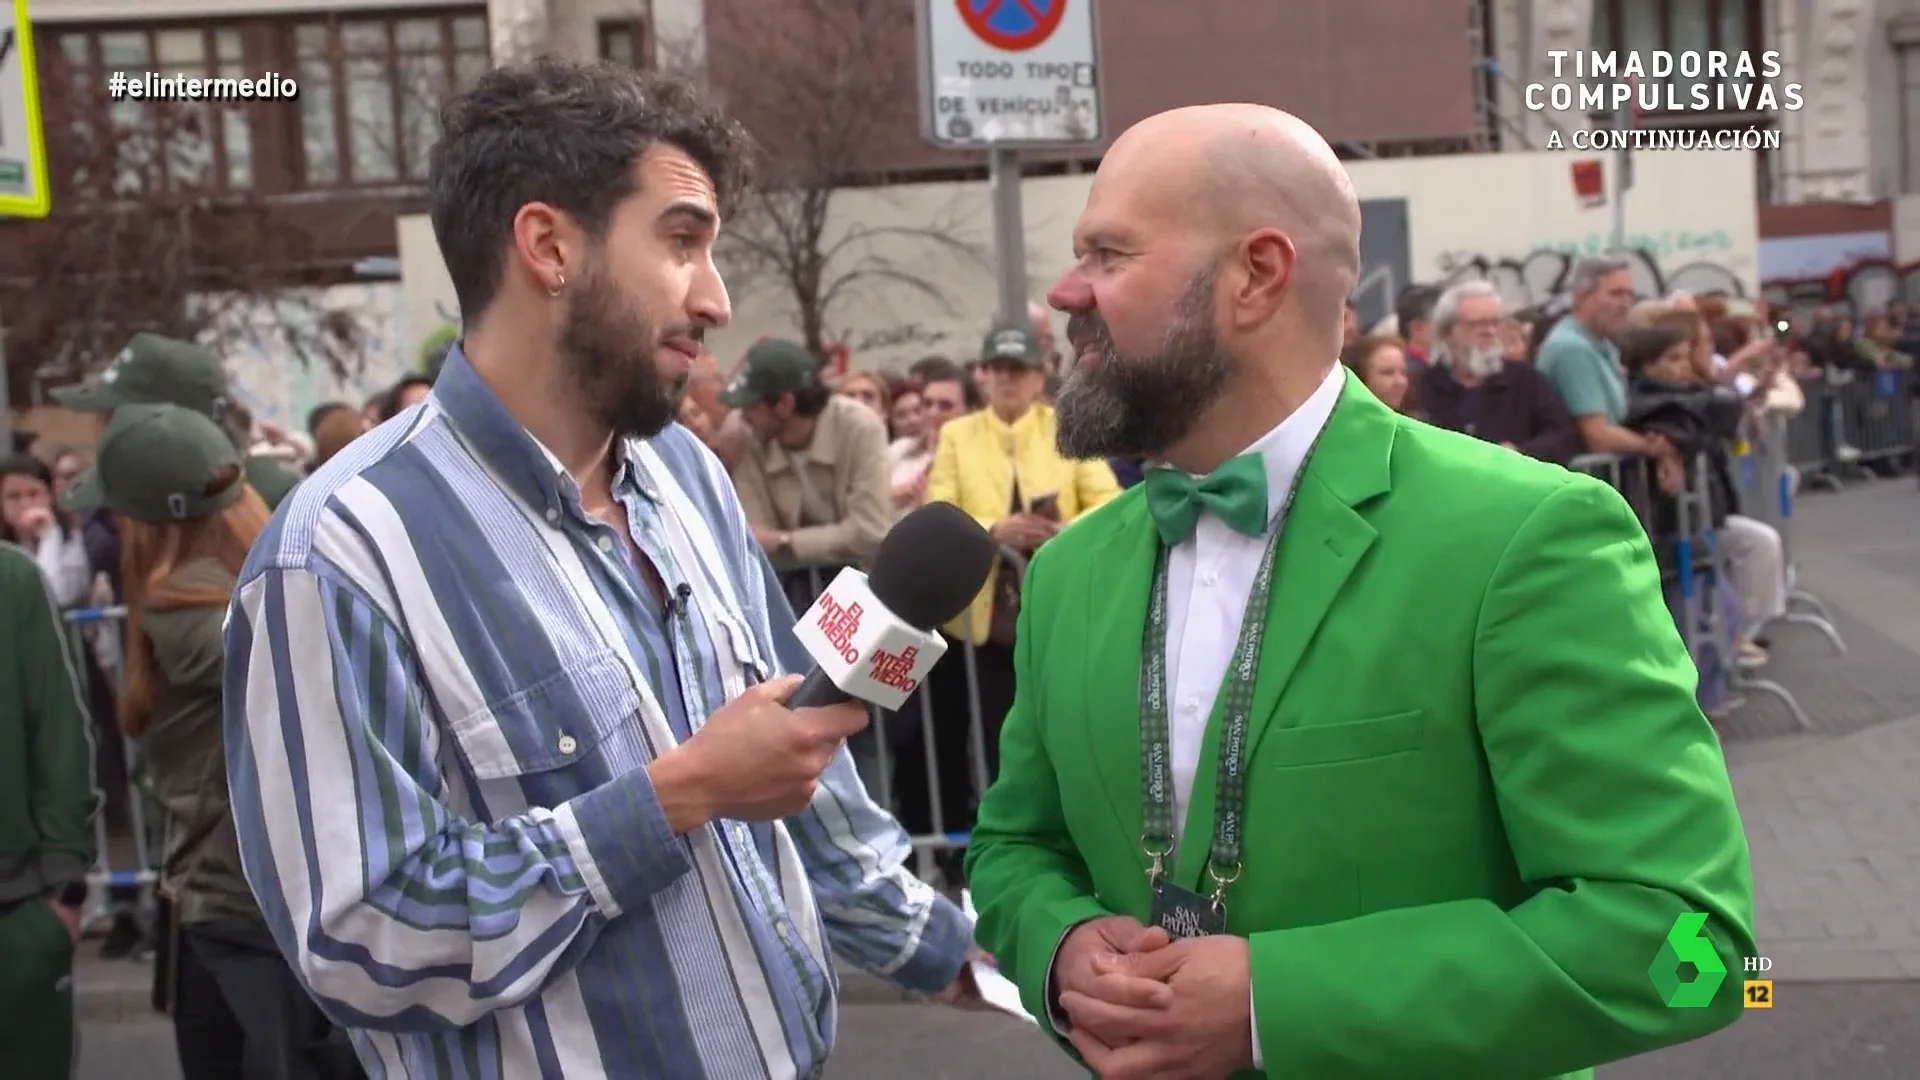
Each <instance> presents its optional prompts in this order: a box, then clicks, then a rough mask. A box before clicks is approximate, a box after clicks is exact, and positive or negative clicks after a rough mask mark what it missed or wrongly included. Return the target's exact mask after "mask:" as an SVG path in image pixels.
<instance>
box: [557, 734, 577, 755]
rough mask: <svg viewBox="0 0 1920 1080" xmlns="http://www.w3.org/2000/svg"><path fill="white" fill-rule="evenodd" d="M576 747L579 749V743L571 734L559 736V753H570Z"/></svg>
mask: <svg viewBox="0 0 1920 1080" xmlns="http://www.w3.org/2000/svg"><path fill="white" fill-rule="evenodd" d="M578 749H580V744H579V743H577V742H575V741H574V738H573V736H571V735H562V736H560V752H561V753H563V754H571V753H573V752H574V751H575V750H578Z"/></svg>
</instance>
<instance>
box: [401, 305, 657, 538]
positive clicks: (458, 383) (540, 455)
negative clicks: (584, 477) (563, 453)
mask: <svg viewBox="0 0 1920 1080" xmlns="http://www.w3.org/2000/svg"><path fill="white" fill-rule="evenodd" d="M432 396H433V400H434V402H435V403H436V404H437V405H438V406H439V407H440V411H441V412H443V413H445V414H446V415H447V418H448V419H449V420H451V421H452V422H453V426H454V427H455V428H456V429H457V430H458V431H459V432H460V437H461V438H462V439H463V440H464V441H465V442H466V443H467V445H468V446H469V447H471V448H472V450H473V452H474V453H475V454H476V455H477V456H478V457H479V458H480V459H481V460H482V461H484V462H485V463H486V464H487V466H488V467H489V468H490V469H492V471H493V473H494V475H496V476H498V477H499V478H500V481H501V483H502V484H504V485H505V486H506V487H507V488H508V489H509V490H511V491H512V492H513V493H514V494H515V495H518V496H519V497H520V498H522V499H524V500H526V501H527V502H528V503H529V504H531V505H533V506H536V507H539V508H540V509H542V510H544V511H549V512H552V511H560V510H570V511H572V512H573V513H575V514H583V513H584V511H583V510H581V508H580V488H579V485H577V484H575V483H574V481H573V477H572V476H571V475H570V474H568V472H567V468H566V466H565V465H563V464H562V463H561V461H560V458H559V457H558V456H556V455H555V454H554V452H553V451H552V450H549V449H548V448H547V447H546V445H545V444H543V443H541V442H540V440H538V439H536V438H534V437H533V435H532V433H531V432H529V431H527V429H526V428H525V427H522V426H521V424H520V421H518V420H515V419H514V418H513V414H512V413H510V412H508V411H507V407H506V406H505V405H504V404H502V403H501V401H500V398H499V396H498V395H496V394H495V393H494V392H493V388H492V387H490V386H488V385H487V384H486V381H485V380H483V379H481V378H480V374H479V373H478V372H476V371H474V370H473V365H472V363H470V362H469V361H468V360H467V354H466V352H465V351H464V350H463V349H462V348H461V346H460V345H459V344H458V343H456V344H455V345H454V346H453V347H452V348H451V349H448V350H447V359H446V363H445V364H443V365H442V366H441V369H440V377H439V379H438V380H436V381H435V382H434V384H433V395H432ZM631 449H632V448H631V446H630V445H629V444H628V442H627V440H617V441H616V442H615V443H614V461H613V476H612V483H613V490H614V491H616V492H618V491H623V490H634V491H641V492H642V493H643V494H645V495H646V496H647V497H648V498H650V499H651V498H652V497H653V496H652V493H651V492H647V491H646V490H645V488H644V487H643V485H642V484H641V483H640V482H639V479H640V478H639V473H638V466H637V465H636V464H635V463H634V460H633V456H632V454H631V452H630V451H631Z"/></svg>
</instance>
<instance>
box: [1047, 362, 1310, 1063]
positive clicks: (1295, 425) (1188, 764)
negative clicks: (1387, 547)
mask: <svg viewBox="0 0 1920 1080" xmlns="http://www.w3.org/2000/svg"><path fill="white" fill-rule="evenodd" d="M1345 386H1346V368H1345V367H1344V366H1343V365H1341V364H1337V363H1336V364H1334V365H1333V366H1332V367H1331V368H1329V369H1328V370H1327V376H1326V378H1325V379H1323V380H1321V383H1320V386H1319V387H1318V388H1317V389H1315V390H1314V392H1313V394H1312V396H1310V397H1308V398H1307V400H1306V401H1305V402H1304V403H1303V404H1302V405H1301V406H1300V407H1299V408H1298V409H1295V410H1294V411H1293V413H1292V414H1291V415H1290V416H1288V417H1287V418H1286V419H1285V420H1282V421H1280V425H1279V426H1278V427H1276V428H1274V429H1273V430H1272V431H1269V432H1267V433H1266V434H1265V435H1262V436H1261V437H1260V438H1259V440H1258V441H1256V442H1255V443H1254V444H1253V445H1252V446H1249V447H1248V448H1247V449H1246V450H1245V451H1244V452H1245V453H1250V454H1259V455H1260V456H1261V458H1262V459H1264V461H1265V464H1266V472H1267V528H1266V531H1265V532H1262V533H1261V534H1260V535H1259V536H1246V535H1244V534H1242V533H1238V532H1235V531H1234V530H1233V528H1232V527H1231V526H1229V525H1228V524H1227V523H1226V522H1224V521H1222V520H1220V518H1219V517H1218V516H1217V515H1215V514H1214V513H1212V512H1211V511H1207V510H1202V511H1201V512H1200V518H1199V520H1198V522H1197V523H1196V524H1195V525H1194V529H1193V536H1192V537H1191V538H1189V539H1187V540H1186V541H1184V542H1182V543H1180V544H1177V545H1175V546H1174V548H1173V550H1172V551H1171V552H1169V553H1168V556H1167V685H1168V686H1169V687H1170V688H1171V689H1172V693H1171V695H1170V696H1169V697H1168V704H1167V708H1168V716H1167V728H1168V740H1167V741H1168V751H1169V754H1168V757H1169V759H1170V761H1171V763H1172V766H1173V820H1174V832H1175V833H1176V840H1175V842H1176V843H1177V842H1178V837H1177V834H1178V833H1179V832H1180V827H1181V826H1182V825H1183V824H1184V823H1185V822H1186V820H1187V800H1188V798H1189V797H1190V796H1191V795H1192V794H1193V773H1194V769H1195V768H1196V767H1197V766H1198V765H1199V763H1200V744H1201V742H1202V741H1204V740H1205V738H1206V733H1207V719H1208V717H1210V716H1212V715H1213V702H1214V699H1215V698H1216V697H1218V696H1219V694H1220V687H1221V684H1222V682H1223V681H1224V679H1225V677H1226V673H1227V665H1228V664H1229V663H1230V662H1231V660H1232V653H1233V649H1234V645H1235V644H1236V643H1238V641H1239V640H1240V620H1241V618H1242V617H1244V616H1245V615H1246V611H1247V599H1248V597H1249V595H1250V594H1251V593H1252V592H1253V579H1254V578H1255V577H1256V576H1258V574H1259V572H1260V558H1261V556H1262V555H1264V554H1265V553H1266V550H1267V541H1268V540H1270V539H1272V537H1273V530H1275V529H1277V528H1279V527H1280V525H1281V521H1280V519H1279V515H1280V509H1281V505H1282V504H1283V503H1285V502H1286V501H1287V492H1288V491H1289V490H1291V489H1292V487H1293V479H1294V476H1295V475H1296V474H1297V473H1299V471H1300V467H1301V466H1302V465H1304V464H1305V463H1306V458H1307V451H1308V450H1309V449H1311V448H1312V446H1313V442H1314V440H1315V439H1317V438H1319V436H1320V432H1321V429H1323V428H1325V427H1326V426H1327V419H1328V418H1329V417H1331V416H1332V415H1333V407H1334V405H1336V404H1337V403H1338V402H1339V401H1340V391H1341V389H1342V388H1343V387H1345ZM1282 569H1283V568H1280V567H1277V566H1276V567H1275V571H1274V572H1275V573H1276V574H1278V573H1280V572H1281V570H1282ZM1211 841H1212V838H1211V837H1196V838H1195V842H1196V843H1202V844H1206V843H1211ZM1048 982H1049V983H1051V982H1052V975H1051V973H1049V975H1048ZM1249 993H1251V990H1249ZM1248 1011H1249V1013H1251V1012H1252V1006H1251V1004H1249V1006H1248ZM1049 1019H1050V1020H1052V1021H1053V1024H1054V1027H1055V1028H1056V1029H1057V1030H1060V1031H1062V1032H1064V1030H1065V1026H1064V1024H1062V1023H1061V1020H1062V1018H1061V1017H1057V1016H1056V1017H1049ZM1253 1067H1254V1068H1255V1069H1260V1068H1263V1065H1262V1064H1261V1056H1260V1023H1259V1020H1258V1018H1257V1017H1256V1018H1255V1019H1254V1023H1253Z"/></svg>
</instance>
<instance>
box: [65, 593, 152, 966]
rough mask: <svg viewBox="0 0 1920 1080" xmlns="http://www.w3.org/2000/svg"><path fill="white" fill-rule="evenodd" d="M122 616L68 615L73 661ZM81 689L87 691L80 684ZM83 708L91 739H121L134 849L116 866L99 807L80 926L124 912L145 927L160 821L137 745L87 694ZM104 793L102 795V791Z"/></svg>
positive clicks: (92, 611)
mask: <svg viewBox="0 0 1920 1080" xmlns="http://www.w3.org/2000/svg"><path fill="white" fill-rule="evenodd" d="M126 617H127V609H126V608H125V607H104V608H78V609H74V610H70V611H68V612H66V620H67V630H68V633H69V634H70V648H72V649H73V650H74V652H73V657H74V662H75V663H76V664H79V665H85V664H88V663H91V662H92V661H91V659H90V657H91V654H92V648H91V645H90V643H89V642H88V640H87V635H88V634H89V633H94V634H120V633H122V632H123V631H124V627H125V624H126ZM124 655H125V650H124V649H123V650H122V661H121V662H122V663H125V659H124ZM83 670H84V667H83ZM106 674H107V676H108V678H109V682H110V683H114V685H113V686H112V690H113V693H114V698H115V702H116V704H117V702H118V698H119V693H120V687H119V686H118V685H117V673H116V672H106ZM83 689H87V687H84V686H83ZM84 704H85V705H86V708H87V713H88V717H87V721H88V723H91V724H93V725H94V727H93V735H94V738H95V739H118V740H120V745H121V748H122V759H121V760H122V761H124V762H125V764H126V770H127V785H126V786H127V790H126V800H127V801H126V807H127V822H126V824H127V827H128V830H129V831H130V832H131V836H129V837H127V838H126V839H127V841H128V843H129V844H130V845H131V847H132V849H133V865H131V866H125V865H116V864H115V862H114V856H115V853H116V849H117V848H119V847H120V846H121V845H116V844H115V842H114V841H115V839H116V837H115V836H114V835H113V833H114V830H113V825H114V824H116V823H115V822H112V821H110V820H109V817H110V815H109V814H108V813H107V807H106V806H105V805H102V806H101V807H100V810H99V812H98V813H96V814H95V815H94V818H93V841H94V850H95V857H94V866H93V869H92V871H91V872H89V873H88V874H87V886H88V888H87V904H86V907H85V908H83V909H82V911H81V918H80V923H81V927H82V928H83V929H85V930H91V929H93V928H94V927H96V926H98V925H99V924H101V923H103V922H108V921H111V920H112V919H113V918H114V917H115V916H117V915H120V914H126V913H130V914H133V915H134V916H135V917H136V918H139V919H140V920H141V925H142V926H143V927H144V926H145V925H146V924H147V922H148V921H149V918H148V917H149V916H150V915H151V913H152V910H153V902H154V885H155V883H156V882H157V881H158V880H159V865H160V864H159V844H158V842H157V837H156V835H155V833H154V831H153V827H154V826H155V825H156V824H157V823H158V822H160V821H161V820H162V818H161V815H160V814H159V813H158V810H157V806H156V804H154V803H153V802H152V801H151V799H152V795H151V793H150V792H149V791H148V790H147V788H146V784H145V782H144V775H145V770H144V769H143V768H142V766H141V757H140V752H139V744H138V743H136V742H135V741H134V740H132V739H129V738H127V737H126V735H124V734H123V733H122V732H121V730H120V724H119V718H118V717H117V716H116V715H111V714H110V715H107V716H102V717H95V716H94V715H92V714H93V705H94V702H93V695H92V694H91V693H88V694H87V697H86V700H85V702H84ZM102 794H103V795H104V794H106V793H105V791H104V790H103V791H102Z"/></svg>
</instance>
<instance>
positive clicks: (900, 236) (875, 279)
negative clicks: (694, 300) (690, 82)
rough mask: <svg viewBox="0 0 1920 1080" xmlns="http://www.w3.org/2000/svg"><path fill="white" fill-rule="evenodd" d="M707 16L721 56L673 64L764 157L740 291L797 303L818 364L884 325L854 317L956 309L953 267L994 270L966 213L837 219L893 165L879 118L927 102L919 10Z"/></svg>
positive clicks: (752, 9)
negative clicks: (844, 198) (902, 219)
mask: <svg viewBox="0 0 1920 1080" xmlns="http://www.w3.org/2000/svg"><path fill="white" fill-rule="evenodd" d="M705 11H706V36H707V41H708V42H709V43H711V45H710V47H709V48H705V49H700V48H695V47H693V45H692V43H679V44H677V45H676V44H674V43H666V44H665V47H663V49H662V63H663V65H664V66H667V67H669V68H672V69H678V70H681V71H685V72H688V73H691V74H694V75H695V76H697V77H700V78H704V79H706V80H707V81H708V82H709V83H710V84H711V85H712V86H713V88H714V89H715V90H716V92H717V93H718V94H719V95H720V96H721V98H722V100H723V101H724V102H725V104H726V105H727V107H728V109H729V110H730V111H732V112H733V113H734V114H735V115H736V116H738V117H740V118H741V119H742V121H743V122H745V123H746V124H747V126H748V128H749V130H751V131H752V132H753V134H754V136H755V138H756V140H758V142H759V143H760V146H761V149H762V161H761V162H760V166H761V167H760V170H759V175H760V179H759V185H758V188H757V190H756V191H755V192H754V193H753V194H752V195H751V196H750V197H749V198H748V199H747V200H746V205H745V206H744V207H743V209H742V211H741V212H740V213H739V214H738V215H737V216H736V219H735V220H734V221H733V222H731V223H729V227H728V229H727V231H726V232H725V233H723V235H722V240H721V246H720V249H719V251H718V252H717V253H716V256H717V258H719V259H720V261H721V262H722V265H723V266H724V267H725V269H726V271H727V274H728V281H729V284H730V285H731V286H732V287H733V288H734V290H735V291H736V293H739V294H751V293H755V292H761V291H777V292H780V293H783V294H784V295H785V298H786V299H788V300H789V301H791V302H792V304H793V308H794V311H795V314H796V316H797V317H798V320H799V323H800V332H801V338H802V341H803V343H804V344H805V345H806V346H807V347H808V348H809V349H812V350H813V351H814V352H815V354H816V355H825V352H826V349H827V348H828V347H829V346H830V345H833V344H847V343H846V342H841V341H840V340H839V338H840V337H841V336H842V334H843V333H844V328H845V327H846V326H847V325H848V324H850V323H854V322H869V321H870V319H866V318H858V317H856V316H855V315H854V313H855V312H856V311H858V312H863V313H870V312H871V311H872V309H873V307H874V306H875V305H879V304H884V303H885V296H886V295H887V294H888V293H890V292H892V293H898V292H901V291H904V292H906V293H909V294H913V295H916V296H919V297H922V298H925V299H927V300H931V301H933V302H935V303H936V304H938V305H939V306H941V307H943V308H945V309H947V310H949V311H951V310H952V305H951V304H950V303H949V302H948V299H947V290H946V289H945V288H943V286H942V284H941V281H942V275H943V271H944V272H945V273H946V274H947V275H948V276H951V274H952V273H954V272H956V271H959V270H961V269H962V268H974V269H978V268H984V267H986V266H987V265H988V263H987V260H986V256H985V253H984V251H983V249H982V247H981V245H980V244H978V243H977V242H976V241H975V240H974V239H973V238H972V230H969V229H966V228H964V227H963V223H962V222H960V221H958V220H957V215H951V214H943V215H939V216H938V217H936V219H935V220H931V221H928V222H927V223H926V224H924V225H914V226H907V225H888V226H874V225H868V224H865V223H860V222H853V223H846V222H842V221H840V220H838V219H837V218H836V217H835V214H834V208H835V206H836V204H837V203H838V202H839V201H838V200H836V199H835V198H834V195H835V193H836V192H838V191H840V190H842V189H843V188H844V187H845V186H846V185H847V184H848V183H849V181H850V179H852V178H856V177H870V176H872V175H874V174H875V172H876V171H877V166H878V165H879V164H881V161H882V158H881V157H880V155H878V154H876V153H875V150H876V147H875V145H874V139H873V132H874V130H875V129H876V128H878V127H879V126H880V124H879V119H880V118H882V117H885V116H890V115H893V114H896V113H898V112H899V111H900V110H901V109H903V108H912V107H913V105H914V102H916V101H917V100H918V94H919V88H918V84H917V77H918V76H917V72H916V68H915V65H914V61H913V58H912V57H911V56H904V57H903V56H901V55H899V49H898V43H899V42H900V41H903V40H911V36H912V35H911V28H912V25H913V18H914V13H913V3H912V0H709V2H708V3H707V4H706V6H705ZM702 57H705V58H706V59H705V60H704V61H703V60H702V59H701V58H702ZM943 263H944V264H950V265H947V266H943ZM908 340H919V339H917V338H915V339H908Z"/></svg>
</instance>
